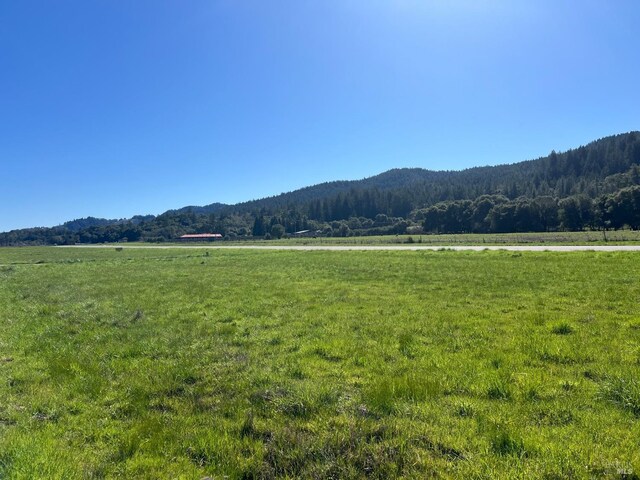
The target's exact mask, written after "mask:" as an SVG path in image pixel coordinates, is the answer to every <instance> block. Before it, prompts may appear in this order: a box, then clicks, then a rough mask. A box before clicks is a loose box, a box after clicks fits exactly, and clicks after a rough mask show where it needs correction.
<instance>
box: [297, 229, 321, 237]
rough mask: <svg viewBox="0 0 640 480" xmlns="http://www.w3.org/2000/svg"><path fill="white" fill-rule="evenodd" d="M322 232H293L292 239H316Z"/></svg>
mask: <svg viewBox="0 0 640 480" xmlns="http://www.w3.org/2000/svg"><path fill="white" fill-rule="evenodd" d="M321 233H322V232H321V231H320V230H300V231H299V232H294V233H293V236H294V237H314V238H315V237H316V236H318V235H319V234H321Z"/></svg>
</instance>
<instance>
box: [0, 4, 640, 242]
mask: <svg viewBox="0 0 640 480" xmlns="http://www.w3.org/2000/svg"><path fill="white" fill-rule="evenodd" d="M639 31H640V2H639V1H637V0H630V1H624V0H619V1H605V0H600V1H591V0H573V1H563V0H531V1H518V0H504V1H498V0H482V1H476V0H462V1H455V0H434V1H428V0H386V1H385V0H335V1H334V0H315V1H312V0H308V1H307V0H289V1H284V0H270V1H265V0H252V1H249V0H247V1H243V0H189V1H184V0H175V1H164V0H146V1H145V0H136V1H113V0H91V1H87V0H76V1H70V0H57V1H50V0H40V1H31V0H3V1H2V2H0V231H6V230H10V229H14V228H22V227H31V226H52V225H56V224H59V223H62V222H63V221H66V220H71V219H74V218H79V217H85V216H90V215H91V216H97V217H107V218H122V217H130V216H132V215H134V214H148V213H151V214H159V213H162V212H163V211H165V210H167V209H170V208H179V207H182V206H186V205H204V204H208V203H212V202H225V203H236V202H239V201H244V200H251V199H254V198H261V197H264V196H269V195H275V194H278V193H281V192H283V191H290V190H294V189H297V188H300V187H304V186H308V185H312V184H315V183H320V182H325V181H330V180H342V179H360V178H363V177H368V176H372V175H375V174H377V173H381V172H383V171H385V170H388V169H390V168H394V167H423V168H427V169H456V170H457V169H462V168H466V167H471V166H477V165H493V164H499V163H512V162H516V161H520V160H527V159H532V158H537V157H540V156H544V155H547V154H548V153H549V152H550V151H551V150H552V149H555V150H557V151H562V150H566V149H568V148H572V147H578V146H580V145H582V144H585V143H588V142H589V141H591V140H595V139H597V138H600V137H603V136H607V135H611V134H615V133H623V132H627V131H630V130H638V129H640V121H639V119H640V33H639Z"/></svg>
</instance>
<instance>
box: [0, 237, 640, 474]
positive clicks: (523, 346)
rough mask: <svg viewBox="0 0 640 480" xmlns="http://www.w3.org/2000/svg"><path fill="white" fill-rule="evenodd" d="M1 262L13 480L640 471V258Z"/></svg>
mask: <svg viewBox="0 0 640 480" xmlns="http://www.w3.org/2000/svg"><path fill="white" fill-rule="evenodd" d="M0 265H1V266H0V478H61V479H62V478H113V477H122V478H202V477H204V476H211V477H212V478H222V477H223V476H224V475H227V476H229V477H230V478H278V477H289V478H299V477H303V478H309V477H311V478H314V477H315V478H360V477H374V478H390V477H409V478H424V477H429V476H439V477H445V478H447V477H452V478H571V477H573V478H594V477H595V478H600V477H611V478H620V477H621V475H623V474H624V475H633V474H636V473H634V472H638V471H640V450H639V449H638V440H637V439H638V438H640V426H639V424H638V421H639V416H640V415H639V412H640V407H639V405H640V401H639V400H638V399H639V398H640V396H639V394H638V392H639V391H640V390H639V388H638V380H637V379H638V378H640V377H639V375H638V374H639V373H640V372H639V368H640V347H639V341H640V326H639V325H640V317H639V313H638V309H637V306H638V299H640V282H638V278H639V274H640V262H638V257H637V254H633V253H595V252H583V253H554V254H553V255H550V254H545V253H526V252H525V253H517V254H514V253H510V252H450V251H443V252H355V251H354V252H317V251H314V252H287V251H276V252H266V251H259V252H256V251H233V250H224V251H210V252H206V251H204V250H128V249H126V248H125V249H124V250H122V251H115V249H102V250H100V249H94V250H85V249H82V250H78V249H76V250H74V249H54V248H40V249H37V248H34V249H2V250H0ZM621 472H622V473H621ZM625 472H626V473H625ZM627 478H633V477H627Z"/></svg>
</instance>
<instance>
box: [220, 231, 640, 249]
mask: <svg viewBox="0 0 640 480" xmlns="http://www.w3.org/2000/svg"><path fill="white" fill-rule="evenodd" d="M247 242H249V243H253V244H258V245H265V244H266V245H395V244H405V243H415V244H423V245H438V246H447V245H481V246H482V245H487V246H490V245H498V246H499V245H635V244H637V243H638V242H640V230H611V231H606V232H602V231H586V230H585V231H581V232H525V233H455V234H426V233H423V234H419V233H418V234H412V235H372V236H360V237H358V236H351V237H322V236H319V237H316V238H308V237H295V236H291V237H290V238H281V239H278V240H276V239H273V240H255V239H253V238H252V237H248V238H247V239H244V240H242V239H241V240H236V241H230V242H228V241H225V242H224V243H225V244H227V243H229V244H238V245H244V244H246V243H247Z"/></svg>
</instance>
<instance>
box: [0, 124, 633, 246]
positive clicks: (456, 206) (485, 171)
mask: <svg viewBox="0 0 640 480" xmlns="http://www.w3.org/2000/svg"><path fill="white" fill-rule="evenodd" d="M639 216H640V132H638V131H632V132H629V133H624V134H619V135H613V136H609V137H604V138H601V139H599V140H596V141H594V142H591V143H589V144H587V145H584V146H580V147H578V148H575V149H570V150H567V151H565V152H561V153H558V152H555V151H552V152H551V153H550V154H549V155H547V156H546V157H541V158H538V159H535V160H527V161H521V162H517V163H512V164H505V165H497V166H484V167H474V168H469V169H465V170H460V171H432V170H425V169H421V168H396V169H392V170H389V171H386V172H383V173H381V174H379V175H375V176H372V177H369V178H365V179H362V180H353V181H347V180H344V181H333V182H326V183H321V184H318V185H313V186H309V187H305V188H301V189H298V190H295V191H292V192H287V193H282V194H279V195H275V196H272V197H267V198H262V199H257V200H251V201H247V202H243V203H238V204H235V205H225V204H222V203H213V204H210V205H206V206H190V207H183V208H180V209H177V210H169V211H167V212H165V213H163V214H161V215H158V216H156V217H153V216H136V217H133V218H132V219H120V220H105V219H96V218H93V217H89V218H87V219H78V220H73V221H71V222H66V223H65V224H63V225H61V226H58V227H53V228H34V229H23V230H15V231H12V232H7V233H3V234H0V244H2V245H9V244H47V243H58V244H59V243H76V242H105V241H124V240H128V241H138V240H145V241H167V240H173V239H175V238H177V237H178V236H180V235H181V234H184V233H202V232H217V233H222V234H223V235H224V236H225V238H238V237H251V236H253V237H265V236H267V237H273V236H276V237H280V236H282V235H287V234H294V233H295V232H297V231H300V230H311V231H313V232H317V234H319V235H320V234H321V235H342V236H344V235H367V234H384V233H405V232H426V233H429V232H434V233H444V232H447V233H451V232H503V231H541V230H558V229H565V230H576V229H582V228H593V229H604V228H623V227H631V228H640V218H636V217H639Z"/></svg>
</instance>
